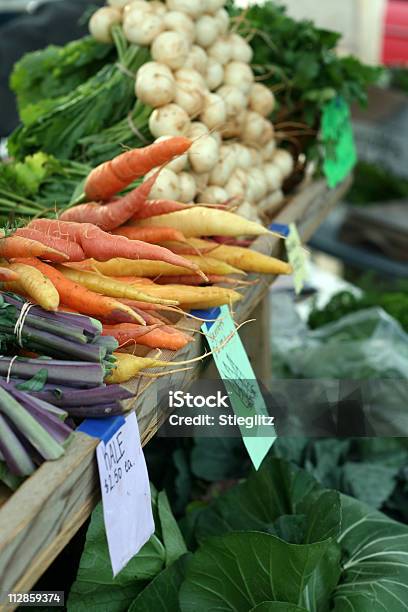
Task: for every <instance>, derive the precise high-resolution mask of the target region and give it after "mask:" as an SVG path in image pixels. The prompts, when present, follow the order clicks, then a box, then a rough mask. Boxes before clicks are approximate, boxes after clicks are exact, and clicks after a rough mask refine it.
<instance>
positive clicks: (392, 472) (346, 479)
mask: <svg viewBox="0 0 408 612" xmlns="http://www.w3.org/2000/svg"><path fill="white" fill-rule="evenodd" d="M397 473H398V468H396V467H386V466H384V465H380V464H378V463H365V462H364V463H355V462H352V461H348V462H347V463H345V465H344V467H343V470H342V490H343V491H345V492H346V493H348V494H349V495H352V496H353V497H356V498H357V499H359V500H360V501H362V502H364V503H366V504H368V505H369V506H371V507H372V508H376V509H377V508H381V506H382V505H383V503H384V502H385V501H387V499H388V498H389V497H390V495H391V494H392V492H393V490H394V489H395V485H396V476H397Z"/></svg>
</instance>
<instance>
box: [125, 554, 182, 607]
mask: <svg viewBox="0 0 408 612" xmlns="http://www.w3.org/2000/svg"><path fill="white" fill-rule="evenodd" d="M191 558H192V555H191V554H186V555H183V556H182V557H179V558H178V559H177V561H175V562H174V563H173V564H172V565H170V567H167V568H166V569H164V570H163V571H162V572H160V574H158V575H157V576H156V577H155V578H154V579H153V580H152V581H151V582H150V583H149V584H148V585H147V587H146V588H145V589H143V591H142V592H141V593H140V595H138V596H137V597H136V599H135V600H134V602H133V603H132V605H131V606H130V608H129V612H152V611H153V610H154V612H180V607H179V590H180V587H181V585H182V583H183V580H184V578H185V575H186V570H187V567H188V564H189V562H190V561H191Z"/></svg>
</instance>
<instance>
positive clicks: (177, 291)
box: [143, 284, 242, 308]
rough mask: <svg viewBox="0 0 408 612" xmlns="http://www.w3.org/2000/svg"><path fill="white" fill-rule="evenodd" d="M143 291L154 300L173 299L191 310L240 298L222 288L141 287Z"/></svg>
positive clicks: (229, 290)
mask: <svg viewBox="0 0 408 612" xmlns="http://www.w3.org/2000/svg"><path fill="white" fill-rule="evenodd" d="M143 291H144V292H145V293H147V294H148V295H151V296H152V297H154V298H155V299H156V300H157V299H166V298H171V297H173V298H175V299H177V300H178V302H179V303H180V304H181V305H183V304H189V306H191V307H192V308H213V307H215V306H222V305H223V304H229V303H233V302H236V301H238V300H240V299H241V298H242V296H241V294H240V293H238V292H237V291H234V290H233V289H225V288H224V287H218V286H213V287H196V286H193V287H192V286H190V285H156V284H151V285H143Z"/></svg>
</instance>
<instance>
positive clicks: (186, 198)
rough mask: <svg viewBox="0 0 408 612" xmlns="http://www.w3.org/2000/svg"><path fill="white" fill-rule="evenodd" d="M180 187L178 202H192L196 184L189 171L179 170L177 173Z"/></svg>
mask: <svg viewBox="0 0 408 612" xmlns="http://www.w3.org/2000/svg"><path fill="white" fill-rule="evenodd" d="M178 179H179V187H180V196H179V200H180V202H185V203H186V204H188V203H189V202H192V201H193V200H194V198H195V197H196V194H197V185H196V182H195V180H194V177H193V176H192V175H191V174H190V173H189V172H180V174H179V175H178Z"/></svg>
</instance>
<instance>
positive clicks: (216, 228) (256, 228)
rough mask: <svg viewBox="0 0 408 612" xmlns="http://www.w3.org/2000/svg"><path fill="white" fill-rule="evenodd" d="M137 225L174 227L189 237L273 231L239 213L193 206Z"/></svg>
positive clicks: (267, 232) (256, 233)
mask: <svg viewBox="0 0 408 612" xmlns="http://www.w3.org/2000/svg"><path fill="white" fill-rule="evenodd" d="M132 225H135V226H137V227H173V228H174V229H177V230H179V231H180V232H182V233H183V235H184V236H186V237H187V238H191V237H194V236H246V235H248V236H262V235H263V234H270V233H271V232H270V231H269V230H268V229H266V228H265V227H263V226H262V225H260V224H259V223H254V222H253V221H248V220H247V219H244V218H243V217H240V216H239V215H236V214H234V213H231V212H228V211H226V210H219V209H217V208H205V207H204V206H193V207H192V208H187V209H186V210H177V211H176V212H172V213H168V214H166V215H158V216H156V217H149V218H148V219H142V220H141V221H133V222H132Z"/></svg>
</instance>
